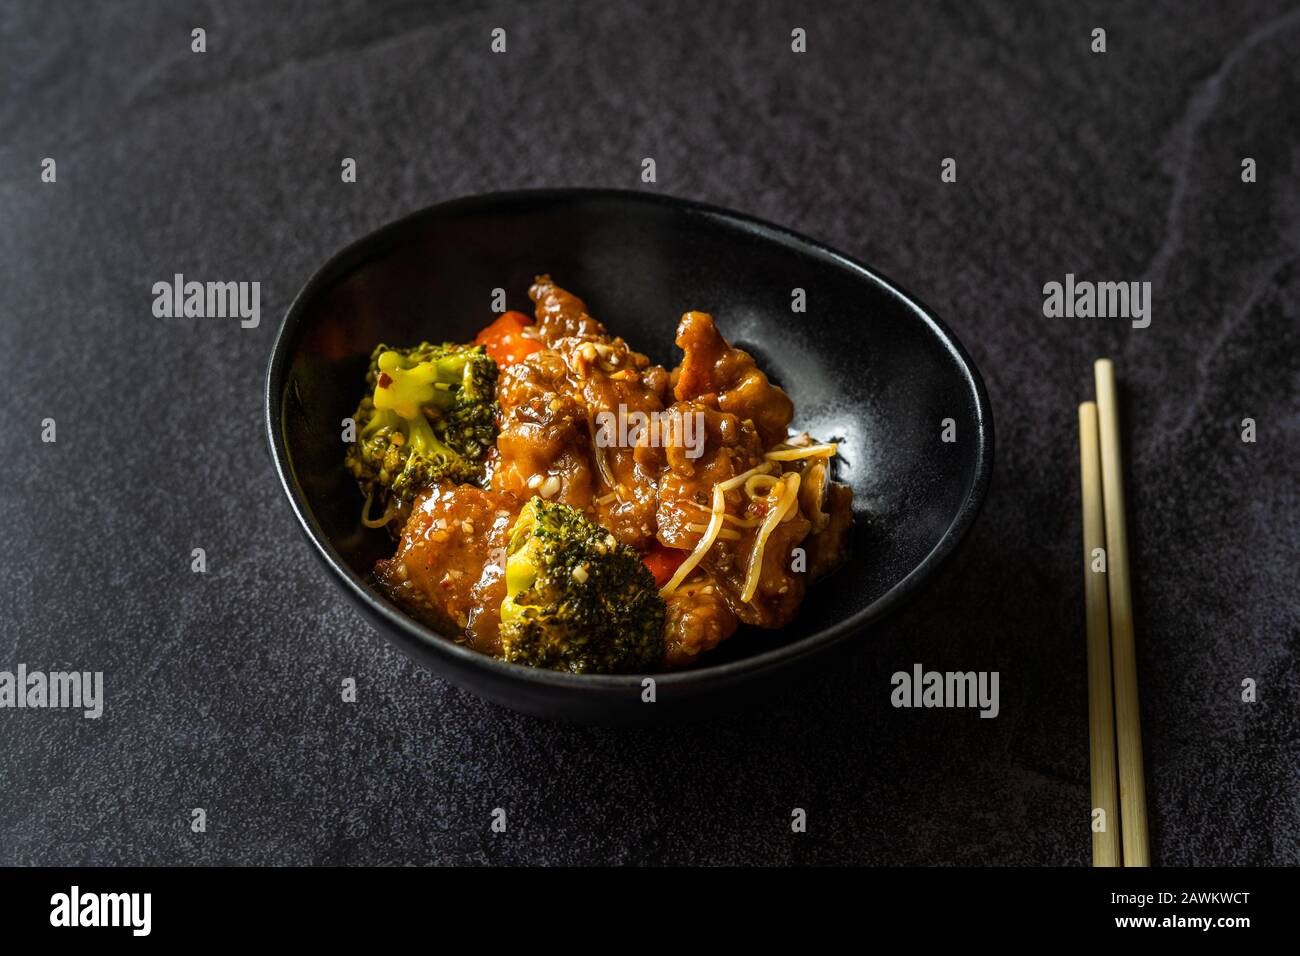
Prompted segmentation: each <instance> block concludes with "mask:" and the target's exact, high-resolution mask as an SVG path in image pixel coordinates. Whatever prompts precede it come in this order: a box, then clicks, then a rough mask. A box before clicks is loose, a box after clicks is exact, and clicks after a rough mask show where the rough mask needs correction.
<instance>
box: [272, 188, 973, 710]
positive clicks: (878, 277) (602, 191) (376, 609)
mask: <svg viewBox="0 0 1300 956" xmlns="http://www.w3.org/2000/svg"><path fill="white" fill-rule="evenodd" d="M528 200H533V201H543V202H547V201H549V202H560V201H565V200H574V201H577V200H582V201H592V200H597V201H599V200H614V201H618V202H631V203H644V204H646V205H648V206H660V207H671V208H672V209H674V210H676V211H679V212H685V213H688V214H696V215H703V216H707V217H709V218H712V219H720V220H724V221H726V222H727V223H729V224H730V225H732V226H734V227H739V228H740V229H742V230H744V231H747V232H751V233H754V234H757V235H760V236H762V237H764V238H767V239H769V240H773V241H776V242H778V243H779V244H781V245H784V246H787V247H791V248H794V249H796V250H798V251H800V252H803V253H805V254H812V255H814V256H817V257H820V258H822V259H825V260H829V261H830V262H832V263H834V264H836V265H838V266H840V267H841V268H843V269H846V270H848V271H849V272H852V273H855V274H857V275H858V276H860V277H861V278H863V279H865V280H867V281H868V282H870V283H872V284H873V285H875V286H876V287H878V288H879V289H880V290H881V291H883V292H885V293H886V294H888V295H889V296H890V297H891V298H893V299H894V300H895V301H896V302H897V303H898V304H899V305H901V306H902V307H904V308H905V309H907V310H908V311H910V312H911V313H912V314H913V315H914V316H915V317H916V318H917V319H919V320H920V321H921V322H923V323H924V324H925V325H927V326H928V327H929V328H930V330H931V331H932V333H933V334H934V335H935V337H936V338H937V339H938V340H939V342H940V343H941V344H942V345H943V346H944V347H945V348H946V349H947V350H948V352H949V353H950V354H951V355H952V356H953V357H954V358H955V359H956V360H957V365H958V366H959V368H960V370H961V372H962V374H963V376H964V378H965V382H966V385H967V387H969V388H970V389H971V390H972V391H973V392H974V394H975V399H976V401H975V413H976V416H977V426H978V427H977V428H976V449H975V456H976V457H975V473H974V476H973V478H972V481H971V483H970V485H969V487H968V488H967V491H966V497H965V498H964V499H963V501H962V503H961V506H960V507H959V508H958V510H957V513H956V515H955V516H954V517H953V520H952V521H951V522H950V524H949V525H948V527H947V528H946V529H945V530H944V533H943V534H942V535H941V536H940V538H939V540H938V541H937V542H936V543H935V546H934V547H933V548H932V549H931V550H930V551H929V553H927V554H926V555H925V557H924V558H922V559H921V561H920V562H918V563H917V564H916V566H915V567H913V568H912V569H911V570H910V571H909V572H908V573H907V574H906V575H905V576H904V577H903V578H902V579H901V580H899V581H898V582H896V583H895V584H894V585H893V587H891V588H890V589H889V590H888V591H886V592H885V593H884V594H882V595H880V596H879V597H878V598H876V600H874V601H872V602H871V603H870V604H868V605H867V606H866V607H865V608H863V609H861V610H860V611H858V612H857V613H855V614H852V615H850V616H849V617H847V618H845V619H843V620H841V621H838V622H836V623H835V624H832V625H830V626H829V627H825V628H822V629H821V630H819V631H816V632H814V633H812V634H809V635H807V636H806V637H803V638H801V639H800V640H797V641H793V642H791V643H789V644H784V645H782V646H780V647H776V648H773V649H771V650H767V651H763V652H761V653H759V654H755V655H753V656H751V657H744V658H741V659H739V660H734V661H727V662H725V663H721V664H704V665H703V666H698V667H692V668H690V669H687V670H682V671H662V672H646V673H633V674H572V673H568V672H565V671H550V670H542V669H539V668H534V667H528V666H525V665H522V664H510V663H507V662H505V661H502V660H499V659H497V658H494V657H490V656H488V655H487V654H483V653H481V652H479V651H476V650H473V649H471V648H469V647H466V646H465V645H463V644H460V643H458V642H457V641H456V640H455V639H454V638H452V637H450V636H448V635H444V634H441V633H439V632H438V631H436V630H434V629H433V628H431V627H428V626H426V625H424V624H422V623H420V622H419V621H417V620H415V619H414V618H412V617H409V616H408V615H407V614H405V613H404V612H403V611H401V610H400V609H399V608H397V606H396V605H393V604H391V603H389V602H388V601H386V600H383V599H382V598H381V597H379V596H378V595H376V594H375V593H373V592H372V591H371V589H370V588H369V587H368V586H367V585H366V583H365V582H364V580H363V579H362V578H361V577H360V576H359V575H358V574H357V573H356V572H355V571H353V570H352V568H351V567H349V566H348V564H347V563H346V562H345V561H344V560H343V558H342V556H341V555H340V554H339V553H338V552H337V551H336V550H335V549H334V547H333V545H332V544H331V543H330V541H329V539H328V538H327V537H326V536H325V534H324V532H323V530H322V529H321V527H320V526H319V524H318V523H317V522H316V519H315V516H314V515H313V513H312V509H311V507H310V505H309V504H308V503H307V500H306V496H305V495H304V494H303V492H302V488H301V486H300V485H299V483H298V481H297V479H296V477H295V476H294V474H293V468H292V465H291V463H290V461H289V454H288V448H287V445H286V443H285V438H284V429H283V413H284V392H285V384H286V376H287V370H288V363H289V355H290V345H291V344H293V343H294V341H295V339H296V337H297V331H298V328H299V326H300V325H301V321H302V318H303V316H304V314H305V313H306V311H307V307H308V305H310V304H311V303H313V302H314V301H315V300H316V299H317V297H318V296H319V295H320V294H322V293H323V292H326V291H327V290H328V289H329V288H330V287H332V286H333V285H334V284H335V283H336V282H337V281H338V280H340V279H342V278H344V277H345V276H346V275H348V274H350V273H351V272H353V271H354V270H355V269H357V268H358V267H360V266H361V265H364V264H365V263H366V262H367V261H369V260H370V259H372V258H374V255H373V253H375V252H377V251H381V250H383V249H384V248H386V246H387V244H388V243H390V242H391V241H392V240H393V239H395V238H397V237H399V236H400V235H401V234H402V233H403V232H404V231H406V230H409V229H411V228H413V227H414V226H415V225H416V224H417V223H420V222H422V221H423V220H424V219H426V218H430V217H436V216H439V215H445V214H446V213H449V212H456V211H463V210H466V209H472V208H473V207H475V206H484V207H490V206H496V205H503V204H510V203H514V202H519V201H528ZM264 399H265V406H264V411H265V419H264V421H265V425H266V435H267V440H268V443H269V445H270V451H271V459H272V462H273V464H274V467H275V472H276V475H277V476H278V477H279V480H280V487H281V489H282V490H283V492H284V494H285V497H286V498H287V499H288V502H289V505H290V507H291V509H292V510H293V513H294V516H295V517H296V518H297V519H298V524H299V526H300V527H301V529H302V530H303V532H304V533H305V534H306V536H307V539H308V541H310V542H311V544H312V546H313V547H314V548H315V550H316V552H317V555H318V557H320V558H321V559H322V560H323V561H324V562H325V564H326V566H327V567H329V568H330V569H331V570H332V571H333V572H334V574H335V575H336V576H337V577H338V578H339V580H340V582H341V583H342V584H343V586H344V588H345V589H346V590H348V591H349V592H350V593H351V594H352V596H353V598H354V599H356V600H358V601H359V602H361V603H362V604H363V605H364V606H366V607H367V608H368V609H369V610H370V611H371V612H372V613H373V614H375V615H377V616H378V617H379V618H380V619H381V620H383V621H384V622H385V623H386V624H387V625H389V633H390V636H391V635H397V636H400V638H401V641H400V643H401V644H402V645H404V646H403V650H405V651H407V653H408V654H411V655H412V656H416V657H417V658H419V657H425V658H427V655H428V654H429V653H430V652H432V653H433V654H435V655H442V656H449V657H451V658H453V659H454V660H456V661H457V662H458V663H460V664H463V665H465V666H467V667H469V668H476V669H482V670H485V671H487V672H488V673H489V674H493V675H495V676H496V677H498V678H502V679H504V680H507V681H510V680H515V679H518V680H521V681H523V682H525V683H528V684H533V685H537V684H542V685H547V686H550V687H552V688H555V689H557V690H584V689H585V690H590V691H598V690H617V691H628V692H631V691H633V690H636V691H638V692H639V691H640V690H641V688H642V687H643V684H642V681H644V679H645V678H647V677H652V678H654V681H655V685H656V687H669V688H672V687H684V686H687V685H693V684H703V683H719V684H730V683H734V682H738V681H740V680H741V679H748V678H750V677H756V676H758V675H759V674H762V673H765V672H769V671H771V670H774V669H777V668H784V667H786V666H788V665H792V664H794V663H795V662H797V661H800V660H804V659H806V658H809V657H811V656H813V655H817V654H821V653H822V652H824V651H826V650H829V649H830V648H831V647H833V646H835V645H837V644H840V643H842V642H843V641H845V640H847V639H848V638H850V637H852V636H853V635H855V634H857V633H859V632H860V631H862V630H864V629H865V628H866V627H868V626H869V625H871V624H874V623H877V622H879V621H880V620H881V619H883V618H884V617H885V616H887V615H888V614H889V613H891V612H893V611H895V610H897V609H898V608H899V607H901V606H902V604H903V603H904V602H905V601H907V600H908V599H910V598H911V597H913V596H914V595H915V594H916V592H917V591H918V590H919V589H920V588H921V586H922V585H923V584H924V583H926V582H927V581H928V580H929V579H930V578H931V577H932V576H933V574H934V573H935V572H936V571H937V570H938V569H939V567H940V566H941V565H942V564H943V563H944V562H945V561H946V560H947V559H948V558H949V557H950V556H951V555H952V554H953V552H954V551H955V550H956V549H957V546H958V545H959V544H960V543H961V541H962V539H963V538H964V537H965V535H966V533H967V532H968V531H969V529H970V527H971V525H973V524H974V522H975V519H976V518H977V517H978V516H979V513H980V510H981V508H982V506H983V503H984V498H985V496H986V494H987V491H988V486H989V483H990V479H991V477H992V471H993V441H994V439H993V415H992V409H991V407H990V404H989V398H988V392H987V390H986V389H985V386H984V380H983V379H982V378H981V376H980V373H979V369H978V368H977V367H976V366H975V363H974V361H973V360H972V359H971V357H970V356H969V355H968V354H967V352H966V350H965V348H964V347H963V346H962V344H961V342H960V341H958V339H957V337H956V336H955V335H954V334H953V332H952V331H951V330H950V329H949V328H948V327H947V326H946V325H945V324H944V323H943V322H942V321H941V320H940V319H939V318H938V317H937V316H935V315H934V314H933V313H932V312H931V311H930V310H929V309H928V308H927V307H925V306H924V305H922V304H921V303H920V302H919V301H918V300H917V299H916V298H915V297H913V296H912V295H911V294H910V293H909V292H907V291H906V290H905V289H904V288H903V287H902V286H900V285H898V284H897V283H896V282H894V281H893V280H892V279H890V278H888V277H887V276H885V275H884V274H883V273H880V272H878V271H876V270H875V269H872V268H871V267H869V266H867V265H866V264H864V263H862V262H859V261H857V260H856V259H854V258H852V257H850V256H848V255H845V254H844V253H842V252H838V251H836V250H835V249H832V248H831V247H830V246H828V245H826V244H825V243H822V242H820V241H818V240H816V239H813V238H810V237H808V236H805V235H803V234H801V233H798V232H795V231H794V230H792V229H787V228H786V227H784V226H779V225H776V224H775V223H771V222H767V221H765V220H762V219H759V218H757V217H755V216H751V215H749V214H747V213H741V212H737V211H735V210H731V209H726V208H723V207H721V206H715V205H711V204H709V203H703V202H698V201H696V200H692V199H683V198H679V197H675V196H672V195H668V194H665V193H650V192H642V191H639V190H633V189H612V188H586V187H548V188H541V189H513V190H503V191H495V192H485V193H473V194H469V195H463V196H458V197H456V198H454V199H448V200H445V201H442V202H438V203H434V204H432V205H429V206H425V207H423V208H421V209H418V210H416V211H414V212H411V213H408V214H406V215H404V216H402V217H401V218H399V219H396V220H394V221H392V222H389V223H387V224H386V225H383V226H380V227H379V228H378V229H375V230H373V231H371V232H369V233H367V234H366V235H364V236H362V237H361V238H359V239H356V240H354V241H353V242H351V243H349V244H348V245H346V246H344V247H343V248H342V249H341V250H339V251H338V252H336V253H334V254H333V255H332V256H330V258H329V259H327V260H326V261H325V263H324V264H322V265H321V266H319V267H318V268H317V269H316V270H315V271H314V272H313V273H312V275H311V277H310V278H309V279H308V280H307V282H306V283H305V284H304V285H303V287H302V288H301V289H300V290H299V292H298V293H297V295H295V296H294V298H293V301H292V302H290V303H289V306H288V308H287V309H286V310H285V314H284V318H283V319H282V320H281V322H280V327H279V329H278V331H277V332H276V335H275V340H274V343H273V345H272V348H271V355H270V360H269V362H268V364H267V370H266V376H265V378H264Z"/></svg>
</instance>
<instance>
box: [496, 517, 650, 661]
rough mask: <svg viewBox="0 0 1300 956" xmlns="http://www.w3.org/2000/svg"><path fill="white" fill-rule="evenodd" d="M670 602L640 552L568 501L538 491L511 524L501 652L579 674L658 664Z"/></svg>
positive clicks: (502, 614) (516, 658)
mask: <svg viewBox="0 0 1300 956" xmlns="http://www.w3.org/2000/svg"><path fill="white" fill-rule="evenodd" d="M663 630H664V602H663V599H662V598H661V597H660V596H659V591H658V589H656V587H655V581H654V575H652V574H651V573H650V569H649V568H647V567H646V566H645V563H644V562H643V561H642V560H641V556H640V555H639V554H637V552H636V551H634V550H633V549H632V548H629V547H628V546H627V545H624V544H619V543H618V541H616V540H615V538H614V536H613V535H612V534H610V533H609V532H608V531H606V530H605V529H604V528H602V527H600V525H598V524H595V523H594V522H592V521H590V520H588V519H587V517H586V516H585V515H583V514H582V512H580V511H577V510H576V509H574V508H570V507H569V506H568V505H562V504H558V503H554V502H549V501H545V500H543V499H541V498H533V499H532V500H531V501H529V502H528V504H527V505H525V506H524V510H523V511H522V512H521V513H520V515H519V517H518V519H517V520H516V521H515V524H514V527H513V528H512V529H511V531H510V541H509V545H508V548H507V552H506V598H505V600H504V601H502V602H501V654H502V657H504V658H505V659H506V660H507V661H513V662H515V663H518V664H528V665H530V666H532V667H544V668H547V669H549V670H567V671H572V672H574V673H578V674H581V673H626V672H628V671H640V670H652V669H657V668H658V666H659V665H660V664H661V663H662V660H663V653H664V647H663Z"/></svg>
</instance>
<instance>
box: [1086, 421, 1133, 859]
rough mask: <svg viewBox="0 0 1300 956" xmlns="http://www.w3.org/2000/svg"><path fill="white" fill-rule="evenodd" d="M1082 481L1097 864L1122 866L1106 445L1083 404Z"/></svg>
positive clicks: (1091, 750) (1091, 761)
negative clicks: (1106, 564)
mask: <svg viewBox="0 0 1300 956" xmlns="http://www.w3.org/2000/svg"><path fill="white" fill-rule="evenodd" d="M1079 482H1080V489H1081V497H1082V500H1083V594H1084V599H1085V605H1086V607H1087V622H1088V753H1089V758H1090V761H1089V762H1090V766H1091V769H1092V812H1093V813H1094V814H1095V813H1096V812H1097V811H1098V810H1100V811H1102V824H1103V829H1101V830H1100V831H1099V830H1098V829H1097V826H1096V821H1095V820H1094V821H1093V830H1092V865H1093V866H1122V865H1123V862H1124V861H1123V858H1122V857H1121V856H1120V836H1119V835H1120V814H1119V799H1118V797H1117V796H1116V789H1115V788H1116V780H1115V710H1114V700H1113V698H1112V697H1111V690H1110V682H1111V671H1110V610H1109V601H1108V600H1107V598H1106V577H1107V576H1106V573H1105V572H1104V571H1096V570H1094V569H1093V568H1094V563H1095V562H1096V558H1095V557H1094V554H1095V552H1096V550H1097V549H1099V548H1100V549H1102V550H1103V551H1104V549H1105V547H1106V524H1105V520H1106V519H1105V514H1104V511H1103V508H1102V492H1101V449H1100V446H1099V439H1098V436H1097V405H1096V403H1095V402H1084V403H1083V404H1082V405H1080V406H1079Z"/></svg>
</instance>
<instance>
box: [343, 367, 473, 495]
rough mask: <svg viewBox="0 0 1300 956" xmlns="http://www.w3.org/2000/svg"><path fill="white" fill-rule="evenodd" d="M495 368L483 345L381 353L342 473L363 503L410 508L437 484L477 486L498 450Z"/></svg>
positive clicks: (368, 376) (370, 376) (371, 372)
mask: <svg viewBox="0 0 1300 956" xmlns="http://www.w3.org/2000/svg"><path fill="white" fill-rule="evenodd" d="M496 382H497V366H496V363H495V362H493V361H492V359H491V358H489V357H488V355H487V352H486V351H485V350H484V348H483V346H481V345H454V344H451V343H444V344H442V345H431V344H430V343H428V342H421V343H420V344H419V345H417V346H416V347H415V348H412V349H391V348H389V347H388V346H386V345H380V346H379V347H378V348H376V349H375V351H374V353H373V354H372V355H371V357H370V370H369V372H367V374H366V384H367V386H369V394H367V395H366V396H365V397H364V398H362V399H361V404H360V405H359V406H358V407H357V411H356V415H355V416H354V420H355V421H356V423H357V429H358V432H357V440H356V441H355V442H354V443H353V444H352V446H351V447H350V448H349V449H348V453H347V459H346V460H347V465H348V468H349V469H350V470H351V472H352V474H353V475H354V476H355V477H356V479H357V481H358V482H359V483H360V485H361V489H362V491H364V492H365V493H366V494H367V495H368V496H371V495H373V496H377V497H379V498H381V499H384V498H386V497H387V496H392V497H394V498H397V499H399V500H400V501H410V500H411V499H412V498H414V497H415V496H416V495H417V494H418V493H419V492H420V491H421V490H422V489H424V488H426V487H428V486H429V485H431V484H434V483H435V482H438V481H452V482H455V483H457V484H480V483H481V482H482V480H483V462H484V459H486V457H487V453H488V451H489V450H490V449H491V448H492V446H493V445H494V444H495V443H496V436H497V428H496V413H497V405H496Z"/></svg>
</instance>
